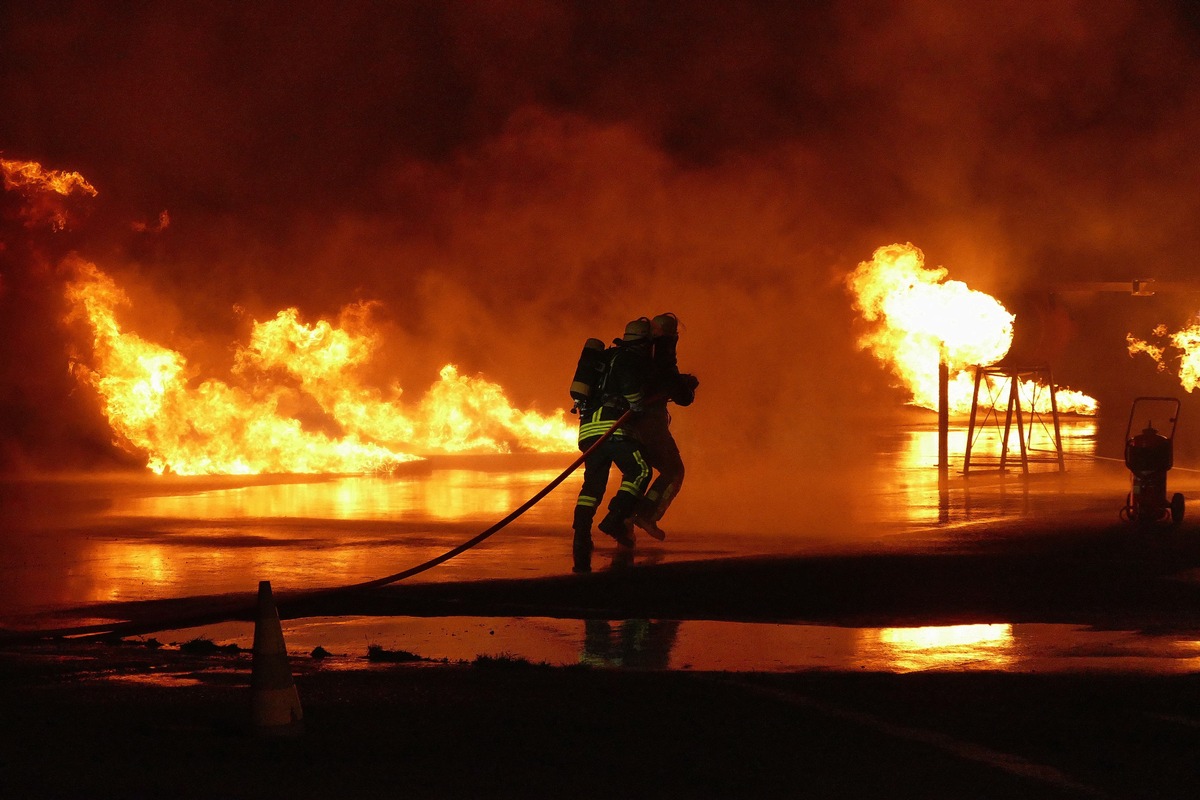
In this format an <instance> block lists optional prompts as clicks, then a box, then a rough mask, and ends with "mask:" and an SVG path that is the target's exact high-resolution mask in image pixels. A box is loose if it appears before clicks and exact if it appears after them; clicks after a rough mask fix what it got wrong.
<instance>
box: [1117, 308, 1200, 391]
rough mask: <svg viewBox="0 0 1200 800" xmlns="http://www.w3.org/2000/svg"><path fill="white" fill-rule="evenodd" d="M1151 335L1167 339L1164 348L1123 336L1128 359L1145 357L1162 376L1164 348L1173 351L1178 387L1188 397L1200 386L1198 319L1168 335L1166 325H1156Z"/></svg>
mask: <svg viewBox="0 0 1200 800" xmlns="http://www.w3.org/2000/svg"><path fill="white" fill-rule="evenodd" d="M1151 335H1153V336H1156V337H1158V338H1160V339H1161V338H1163V337H1166V338H1167V344H1164V345H1156V344H1151V343H1150V342H1148V341H1145V340H1143V339H1138V338H1137V337H1136V336H1134V335H1133V334H1132V333H1130V334H1126V336H1125V341H1126V342H1128V344H1129V356H1130V358H1132V357H1133V356H1135V355H1137V354H1138V353H1145V354H1146V355H1148V356H1150V357H1151V358H1152V359H1154V361H1155V363H1157V364H1158V371H1159V372H1165V371H1167V363H1166V358H1167V348H1172V347H1173V348H1175V349H1176V350H1178V351H1179V384H1180V385H1181V386H1182V387H1183V388H1184V390H1185V391H1186V392H1187V393H1188V394H1191V393H1192V390H1193V389H1195V388H1196V384H1197V383H1200V315H1197V316H1195V317H1193V318H1192V319H1191V320H1189V323H1188V325H1187V327H1185V328H1182V329H1181V330H1178V331H1176V332H1175V333H1171V334H1168V333H1167V326H1166V325H1158V326H1157V327H1155V328H1154V330H1153V331H1152V332H1151Z"/></svg>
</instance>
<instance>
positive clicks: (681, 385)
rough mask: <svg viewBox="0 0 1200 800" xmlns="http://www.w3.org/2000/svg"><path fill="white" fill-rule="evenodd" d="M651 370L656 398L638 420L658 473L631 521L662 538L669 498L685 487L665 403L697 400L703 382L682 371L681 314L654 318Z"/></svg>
mask: <svg viewBox="0 0 1200 800" xmlns="http://www.w3.org/2000/svg"><path fill="white" fill-rule="evenodd" d="M651 332H652V333H651V335H652V338H653V355H652V364H653V369H652V372H651V378H650V382H649V385H648V388H647V390H646V394H647V396H648V397H650V398H652V399H651V401H650V402H649V403H648V404H647V405H646V408H645V409H644V410H643V411H642V413H641V414H639V415H638V417H637V420H636V421H635V423H634V428H635V435H636V436H637V437H638V441H640V442H641V444H642V451H643V453H644V454H645V456H646V460H647V461H649V462H650V466H651V467H653V468H654V469H655V470H656V471H657V472H658V476H657V477H656V478H655V479H654V482H653V483H652V484H650V488H649V489H647V491H646V494H645V496H644V497H643V498H642V499H641V500H640V501H639V502H638V505H637V508H636V509H635V510H634V515H633V524H634V525H636V526H637V527H639V528H641V529H642V530H644V531H646V533H648V534H649V535H651V536H653V537H654V538H655V539H658V540H659V541H662V540H663V539H665V538H666V533H665V532H664V531H663V530H662V528H660V527H659V526H658V522H659V520H661V519H662V518H663V515H664V514H666V513H667V509H668V508H669V507H670V505H671V502H672V501H673V500H674V499H675V498H676V497H677V496H678V495H679V489H680V487H682V486H683V471H684V470H683V458H682V456H680V454H679V446H678V445H676V444H675V437H674V436H672V435H671V414H670V412H669V411H667V402H668V401H673V402H674V403H675V404H677V405H680V406H689V405H691V404H692V401H694V400H695V399H696V388H697V387H698V386H699V385H700V381H699V380H697V378H696V377H695V376H694V375H689V374H686V373H680V371H679V362H678V357H677V354H676V348H677V345H678V343H679V319H678V318H677V317H676V316H675V315H674V314H671V313H666V314H659V315H658V316H656V317H654V319H653V320H651Z"/></svg>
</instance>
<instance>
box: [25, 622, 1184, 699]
mask: <svg viewBox="0 0 1200 800" xmlns="http://www.w3.org/2000/svg"><path fill="white" fill-rule="evenodd" d="M284 636H285V639H286V643H287V646H288V652H289V655H290V657H291V661H292V663H293V665H294V669H295V671H296V672H297V673H300V672H308V671H311V670H316V669H320V670H334V671H337V670H359V669H378V668H391V667H394V666H396V664H398V663H404V664H409V665H412V666H422V665H425V666H430V665H433V666H436V665H438V664H466V663H472V662H474V661H475V660H477V659H479V658H485V659H487V658H490V659H507V660H511V661H515V662H528V663H532V664H546V665H550V666H571V665H575V664H583V665H586V666H589V667H593V668H596V669H631V670H683V671H694V672H710V671H714V672H783V673H787V672H797V671H804V670H826V671H839V672H860V671H863V670H866V671H871V672H892V673H906V672H922V671H929V670H952V671H1002V672H1014V673H1041V674H1046V673H1072V672H1077V671H1092V672H1121V673H1142V674H1163V675H1165V674H1183V673H1190V672H1194V671H1195V670H1196V669H1197V668H1200V641H1198V640H1197V638H1196V637H1195V636H1193V635H1190V634H1150V633H1137V632H1130V631H1104V630H1096V629H1092V628H1087V627H1081V626H1075V625H1063V624H1030V623H1023V624H1007V623H987V624H973V625H942V626H922V627H912V628H894V627H893V628H843V627H828V626H820V625H787V624H763V623H736V622H713V621H698V620H685V621H677V620H652V619H625V620H603V619H588V620H564V619H552V618H542V617H521V618H514V617H496V618H490V617H488V618H481V617H439V618H430V619H427V618H409V617H323V618H312V619H304V620H292V621H289V622H287V623H286V624H285V625H284ZM252 641H253V628H252V627H251V626H250V625H249V624H247V623H225V624H222V625H215V626H205V627H202V628H193V629H186V630H178V631H163V632H160V633H158V634H156V635H155V636H153V637H142V638H134V639H126V640H123V641H121V642H120V643H113V642H110V643H107V644H96V643H90V644H85V643H78V644H77V645H70V644H66V645H64V644H61V643H59V644H55V645H54V646H53V648H52V650H53V652H51V648H48V647H47V648H36V647H31V648H24V649H22V650H20V651H18V652H20V653H23V654H24V655H23V656H22V657H24V658H71V659H74V660H76V661H78V662H80V663H91V664H92V665H93V666H92V667H91V668H84V667H82V666H79V665H77V666H76V668H75V669H76V671H77V673H78V674H79V675H80V677H82V678H85V679H86V678H88V677H90V678H92V679H95V680H123V681H129V680H133V681H140V682H148V683H153V684H157V685H193V684H197V683H201V682H229V681H234V680H237V678H236V676H237V675H239V674H244V672H245V671H247V670H249V666H250V657H251V654H250V646H251V643H252ZM197 642H201V643H208V645H209V646H208V648H207V649H206V650H204V651H200V650H198V649H197V648H196V647H195V646H194V644H195V643H197ZM148 645H150V646H148ZM189 647H190V649H189ZM372 651H376V652H382V653H402V654H404V656H405V657H404V658H394V659H380V658H372V656H371V654H372ZM317 652H319V653H321V654H322V657H320V658H317V657H315V656H314V655H313V654H314V653H317Z"/></svg>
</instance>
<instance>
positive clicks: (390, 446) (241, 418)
mask: <svg viewBox="0 0 1200 800" xmlns="http://www.w3.org/2000/svg"><path fill="white" fill-rule="evenodd" d="M69 266H71V267H72V268H73V269H74V272H75V275H76V277H75V279H74V280H73V281H72V282H71V283H70V284H69V285H68V287H67V292H66V296H67V300H68V301H69V303H70V304H71V306H72V311H71V313H70V317H69V319H72V320H79V321H82V322H84V323H86V325H87V326H88V327H89V328H90V330H91V333H92V340H93V341H92V350H93V356H92V360H93V366H91V367H88V366H84V365H82V364H76V365H75V366H74V371H75V373H76V375H77V376H78V377H79V379H80V380H82V381H84V382H85V383H87V384H88V385H90V386H92V387H94V388H95V389H96V391H97V392H98V393H99V395H100V396H101V398H102V399H103V403H104V411H105V413H106V415H107V416H108V419H109V423H110V425H111V426H112V429H113V431H114V433H115V434H116V435H117V437H118V440H119V442H120V443H122V444H124V445H125V446H128V447H130V448H132V449H134V450H136V451H140V452H145V453H146V454H147V460H148V466H149V467H150V469H152V470H154V471H155V472H158V473H163V472H167V471H169V472H173V473H177V474H181V475H195V474H256V473H262V472H276V473H278V472H295V473H312V472H328V473H362V472H379V471H389V470H393V469H395V468H396V467H397V466H398V465H400V464H402V463H405V462H407V461H413V460H417V459H419V458H420V456H417V455H414V454H413V453H411V452H406V451H407V450H417V451H421V452H434V451H438V452H462V451H468V450H470V451H476V452H480V451H486V452H509V451H511V450H513V449H518V448H519V449H525V450H533V451H539V452H567V451H570V450H573V449H574V448H575V431H574V429H573V427H572V426H570V425H569V424H568V423H567V422H566V420H565V418H564V415H563V413H562V412H561V411H559V412H557V414H555V415H542V414H539V413H537V412H534V411H529V412H521V411H518V410H516V409H514V408H512V406H511V405H510V404H509V402H508V400H507V398H506V397H505V395H504V392H503V390H502V389H501V388H500V387H499V386H497V385H495V384H493V383H490V382H488V381H486V380H484V379H483V378H470V377H465V376H460V375H459V374H458V371H457V369H456V368H455V367H454V366H452V365H447V366H446V367H444V368H443V369H442V371H441V376H440V380H439V381H438V382H437V383H435V384H433V386H432V387H431V388H430V390H429V392H428V393H427V394H426V396H425V397H424V399H422V400H421V401H420V403H419V404H418V406H417V409H416V411H415V412H406V411H405V410H404V409H403V407H402V406H401V405H400V403H399V398H400V394H401V390H400V388H399V387H398V386H393V387H391V388H390V389H389V390H388V392H386V393H383V392H380V391H379V390H378V389H374V388H371V387H367V386H363V385H362V384H361V383H360V382H359V381H358V380H357V379H356V377H355V375H354V369H355V367H357V366H359V365H361V364H363V363H365V362H366V361H367V360H368V358H369V356H370V355H371V353H372V351H373V350H374V348H375V346H376V334H375V333H374V331H372V330H371V328H370V326H369V324H368V320H367V314H366V312H367V310H368V308H369V306H367V305H357V306H351V307H349V308H347V309H345V310H343V312H342V314H341V317H340V319H339V321H338V324H337V325H334V324H333V323H330V322H328V321H325V320H319V321H317V322H315V323H313V324H311V325H308V324H305V323H303V322H301V321H300V319H299V312H298V311H297V310H296V309H294V308H291V309H285V310H284V311H281V312H279V314H278V315H276V317H275V318H274V319H272V320H268V321H267V322H257V321H256V322H255V323H254V328H253V331H252V333H251V336H250V341H249V343H248V344H247V345H246V346H244V347H240V348H239V349H238V350H237V352H236V354H235V358H234V365H233V370H232V372H233V375H234V378H235V379H237V380H238V385H231V384H227V383H225V382H223V381H219V380H212V379H209V380H199V379H198V374H197V370H196V369H194V368H191V367H189V365H188V363H187V361H186V359H185V358H184V357H183V355H181V354H180V353H177V352H175V351H172V350H169V349H167V348H165V347H161V346H159V345H156V344H154V343H152V342H148V341H146V340H145V339H143V338H141V337H140V336H138V335H137V334H135V333H132V332H127V331H124V330H123V329H122V327H121V325H120V323H119V321H118V320H117V313H116V312H117V309H118V307H120V306H122V305H127V304H128V303H129V300H128V298H127V296H126V295H125V293H124V292H122V291H121V290H120V288H119V287H118V286H117V285H116V283H115V282H114V281H113V280H112V279H111V278H110V277H109V276H107V275H105V274H104V273H103V272H101V271H100V270H99V269H98V268H97V267H96V266H95V265H94V264H90V263H86V262H83V261H81V260H74V261H72V262H71V263H70V264H69ZM314 403H315V406H316V408H319V412H317V413H315V416H318V417H321V419H319V420H318V421H317V423H316V424H315V425H314V424H313V423H312V422H311V421H306V422H302V421H301V420H299V419H297V418H295V417H294V416H291V415H289V414H288V413H287V412H286V409H289V408H297V407H304V406H308V407H313V404H314ZM311 427H319V428H320V430H311V429H310V428H311ZM402 448H403V449H402Z"/></svg>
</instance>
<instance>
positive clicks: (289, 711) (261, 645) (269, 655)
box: [250, 581, 304, 736]
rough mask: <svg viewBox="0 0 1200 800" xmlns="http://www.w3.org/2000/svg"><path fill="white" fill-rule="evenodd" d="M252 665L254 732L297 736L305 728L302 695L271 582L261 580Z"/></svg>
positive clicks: (251, 685)
mask: <svg viewBox="0 0 1200 800" xmlns="http://www.w3.org/2000/svg"><path fill="white" fill-rule="evenodd" d="M252 659H253V660H252V666H251V669H250V689H251V693H252V699H251V716H252V719H253V723H254V729H255V732H257V733H261V734H266V735H272V736H296V735H299V734H300V733H303V731H304V714H303V712H302V711H301V710H300V695H299V694H297V692H296V684H295V682H294V681H293V680H292V670H291V667H289V666H288V658H287V648H286V647H285V646H284V643H283V626H282V625H280V623H279V610H278V609H277V608H276V607H275V598H274V597H273V596H272V595H271V582H270V581H259V583H258V611H257V613H256V614H255V618H254V650H253V657H252Z"/></svg>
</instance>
